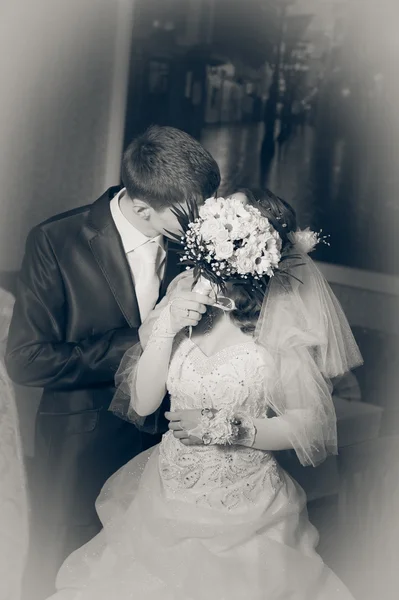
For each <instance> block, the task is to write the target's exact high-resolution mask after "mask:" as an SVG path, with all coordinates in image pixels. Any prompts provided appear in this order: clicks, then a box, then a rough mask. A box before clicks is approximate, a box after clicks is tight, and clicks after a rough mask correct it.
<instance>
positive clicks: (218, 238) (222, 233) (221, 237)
mask: <svg viewBox="0 0 399 600" xmlns="http://www.w3.org/2000/svg"><path fill="white" fill-rule="evenodd" d="M213 239H214V241H215V242H216V243H217V244H221V243H223V242H226V241H227V240H228V239H229V232H228V231H227V229H226V228H225V227H221V228H220V229H219V231H218V232H217V233H216V235H215V236H214V238H213Z"/></svg>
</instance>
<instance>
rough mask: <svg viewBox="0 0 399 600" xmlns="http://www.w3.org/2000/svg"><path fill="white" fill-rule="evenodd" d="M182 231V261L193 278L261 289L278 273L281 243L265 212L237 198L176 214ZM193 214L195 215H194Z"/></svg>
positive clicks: (212, 202) (217, 199) (213, 200)
mask: <svg viewBox="0 0 399 600" xmlns="http://www.w3.org/2000/svg"><path fill="white" fill-rule="evenodd" d="M175 212H176V216H177V218H178V219H179V221H180V224H181V226H182V229H183V232H184V234H183V236H182V237H181V238H179V242H180V244H181V245H183V247H184V249H183V251H182V252H181V254H182V256H181V258H180V260H181V262H182V263H183V264H185V265H187V268H194V278H195V280H196V281H197V280H198V279H199V278H206V279H208V280H209V281H210V282H212V283H214V284H216V285H218V286H220V287H221V288H222V289H223V287H224V281H226V280H227V279H228V280H229V281H232V280H233V281H237V282H239V281H241V282H242V283H244V282H246V281H248V280H250V281H251V283H253V284H255V282H257V283H258V285H261V284H262V282H264V280H267V281H268V280H269V278H270V277H272V276H273V275H274V273H275V272H276V271H277V270H278V268H279V264H280V262H281V258H282V257H281V246H282V242H281V238H280V235H279V234H278V232H277V231H276V230H275V229H274V227H273V226H272V225H271V223H270V222H269V220H268V219H267V218H266V217H264V216H263V215H262V214H261V213H260V211H259V210H258V209H257V208H256V207H254V206H252V205H250V204H247V205H245V204H244V203H243V202H241V201H240V200H238V199H235V198H226V199H225V198H208V200H206V201H205V203H204V204H203V205H202V206H201V207H200V208H199V210H198V211H197V210H196V209H195V207H194V206H191V205H189V211H188V213H187V212H185V211H183V210H181V209H176V211H175ZM189 213H191V214H189Z"/></svg>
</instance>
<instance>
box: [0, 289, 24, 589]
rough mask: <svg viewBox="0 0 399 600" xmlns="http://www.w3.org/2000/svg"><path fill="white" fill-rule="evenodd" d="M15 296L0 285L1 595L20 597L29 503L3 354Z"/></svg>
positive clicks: (13, 402) (13, 399)
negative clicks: (0, 287)
mask: <svg viewBox="0 0 399 600" xmlns="http://www.w3.org/2000/svg"><path fill="white" fill-rule="evenodd" d="M13 303H14V300H13V298H12V296H11V295H10V294H8V292H6V291H4V290H2V289H0V599H1V600H19V598H20V593H21V584H22V575H23V570H24V567H25V559H26V554H27V548H28V506H27V496H26V485H25V471H24V466H23V459H22V450H21V440H20V434H19V425H18V414H17V408H16V404H15V398H14V392H13V388H12V384H11V382H10V380H9V378H8V376H7V373H6V369H5V366H4V361H3V356H4V351H5V343H6V339H7V334H8V328H9V324H10V320H11V314H12V307H13Z"/></svg>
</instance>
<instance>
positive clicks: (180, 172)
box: [122, 125, 220, 210]
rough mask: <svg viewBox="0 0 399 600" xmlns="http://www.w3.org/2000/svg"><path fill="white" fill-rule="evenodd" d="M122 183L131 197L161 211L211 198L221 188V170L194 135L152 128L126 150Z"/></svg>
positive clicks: (155, 126) (157, 127)
mask: <svg viewBox="0 0 399 600" xmlns="http://www.w3.org/2000/svg"><path fill="white" fill-rule="evenodd" d="M122 183H123V185H124V187H125V188H126V191H127V193H128V194H129V196H130V198H132V199H133V198H140V200H144V201H145V202H147V203H148V204H149V205H150V206H152V207H153V208H154V209H155V210H160V209H162V208H166V207H167V206H173V205H174V204H178V203H179V202H182V201H184V200H187V199H189V198H191V199H193V198H198V199H204V198H209V197H210V196H212V195H213V194H214V193H215V192H216V190H217V189H218V187H219V185H220V171H219V167H218V165H217V163H216V161H215V160H214V158H213V157H212V156H211V155H210V154H209V152H208V151H207V150H205V148H204V147H203V146H202V145H201V144H200V143H199V142H198V141H197V140H195V139H194V138H193V137H191V135H188V133H185V132H184V131H181V130H180V129H175V128H174V127H160V126H158V125H153V126H151V127H149V128H148V129H147V130H146V131H145V132H144V133H143V134H141V135H139V136H138V137H136V138H135V139H134V140H133V141H132V142H131V144H130V145H129V146H128V148H127V150H126V151H125V153H124V155H123V160H122Z"/></svg>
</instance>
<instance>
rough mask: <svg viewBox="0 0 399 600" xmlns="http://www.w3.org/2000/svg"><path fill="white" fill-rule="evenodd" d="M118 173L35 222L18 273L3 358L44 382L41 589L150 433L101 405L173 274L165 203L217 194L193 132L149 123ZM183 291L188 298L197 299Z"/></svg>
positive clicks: (37, 544)
mask: <svg viewBox="0 0 399 600" xmlns="http://www.w3.org/2000/svg"><path fill="white" fill-rule="evenodd" d="M122 181H123V187H122V188H120V187H113V188H110V189H109V190H107V191H106V192H105V193H104V194H103V195H102V196H101V198H99V199H98V200H96V201H95V202H94V203H93V204H89V205H86V206H83V207H80V208H77V209H74V210H71V211H69V212H67V213H64V214H61V215H56V216H55V217H53V218H51V219H49V220H48V221H46V222H45V223H42V224H41V225H38V226H37V227H35V228H34V229H33V230H32V231H31V233H30V234H29V236H28V240H27V243H26V250H25V256H24V260H23V264H22V268H21V272H20V277H19V287H18V293H17V299H16V304H15V309H14V315H13V319H12V324H11V327H10V333H9V340H8V348H7V358H6V360H7V368H8V371H9V374H10V376H11V378H12V379H13V380H14V381H15V382H16V383H19V384H21V385H25V386H32V387H40V388H43V390H44V391H43V396H42V400H41V403H40V407H39V411H38V415H37V422H36V446H35V462H36V473H35V488H36V489H35V490H34V491H35V494H34V499H35V501H34V514H33V519H32V520H33V521H34V525H35V526H36V528H37V529H38V531H37V532H36V533H35V534H34V536H33V542H34V547H33V548H32V550H33V555H35V556H36V557H37V560H38V561H39V562H38V564H37V565H35V567H33V566H31V569H32V570H33V571H34V572H37V574H38V577H39V578H40V580H41V582H40V584H39V582H33V585H34V584H35V583H36V585H37V584H39V586H40V585H41V587H42V589H41V591H40V593H41V594H42V597H46V595H48V594H49V593H51V592H52V589H51V587H47V588H46V587H45V586H46V585H47V586H48V585H51V584H52V583H53V581H54V579H55V575H56V571H57V570H58V568H59V566H60V564H61V562H62V561H63V559H64V558H65V557H66V556H67V555H68V554H69V553H70V552H71V551H72V550H74V549H75V548H77V547H78V546H81V545H82V544H83V543H85V542H87V541H88V540H89V539H91V538H92V537H93V536H94V535H95V534H96V533H97V532H98V530H99V529H100V523H99V521H98V518H97V515H96V513H95V508H94V505H95V500H96V497H97V496H98V494H99V492H100V489H101V487H102V485H103V484H104V482H105V481H106V480H107V478H108V477H110V476H111V475H112V474H113V473H114V472H116V471H117V470H118V469H119V468H120V467H121V466H122V465H124V464H125V463H126V462H127V461H129V460H130V459H131V458H132V457H134V456H135V455H136V454H138V453H139V452H141V451H142V450H144V449H146V448H147V447H150V446H152V445H153V444H155V443H156V442H157V441H158V440H157V438H155V437H154V436H150V435H148V434H143V433H142V432H139V431H138V430H137V429H136V428H135V427H134V426H133V425H131V424H129V423H127V422H125V421H122V420H120V419H119V418H117V417H116V416H114V415H113V414H112V413H110V412H109V411H108V410H107V409H108V406H109V404H110V401H111V399H112V397H113V394H114V391H115V390H114V376H115V372H116V371H117V369H118V366H119V363H120V361H121V359H122V357H123V355H124V353H125V351H126V350H127V349H128V348H130V347H132V346H133V345H135V344H136V343H137V342H138V341H139V339H140V333H139V329H140V326H141V325H142V323H143V322H144V321H145V320H146V319H147V317H148V315H150V314H151V311H152V309H153V308H154V306H155V305H156V303H157V302H158V300H159V299H161V298H162V296H163V295H164V294H165V291H166V288H167V286H168V284H169V283H170V281H171V280H172V279H173V278H174V277H175V276H176V275H177V274H178V272H179V269H178V262H177V260H176V258H175V255H172V253H171V251H170V245H169V244H168V241H167V240H165V238H164V234H165V231H172V232H178V230H179V228H178V223H177V219H176V217H175V216H174V214H173V211H172V210H171V209H172V208H173V206H174V205H176V204H177V203H184V201H185V200H186V199H188V198H196V199H197V200H198V202H202V201H203V199H204V198H207V197H209V196H211V195H213V194H214V193H215V191H216V190H217V188H218V186H219V183H220V173H219V169H218V166H217V164H216V162H215V161H214V159H213V158H212V157H211V155H210V154H209V153H208V152H207V151H206V150H205V149H204V148H203V147H202V146H201V144H199V143H198V142H197V141H196V140H194V139H193V138H192V137H190V136H189V135H187V134H186V133H184V132H182V131H179V130H177V129H173V128H170V127H157V126H153V127H151V128H150V129H148V130H147V131H146V132H145V133H144V134H142V135H141V136H139V137H137V138H136V139H135V140H133V142H132V143H131V144H130V146H129V147H128V149H127V150H126V152H125V154H124V157H123V163H122ZM183 296H184V298H185V300H186V301H187V303H188V305H190V302H191V301H192V300H193V299H194V296H195V295H194V294H192V293H191V292H186V293H185V294H183ZM196 297H197V296H196ZM150 319H151V317H150ZM144 330H145V327H143V328H142V331H143V336H144V335H145V331H144ZM39 524H40V527H39ZM39 555H40V558H39ZM43 582H44V583H43ZM43 586H44V587H43ZM31 597H33V595H31Z"/></svg>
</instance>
